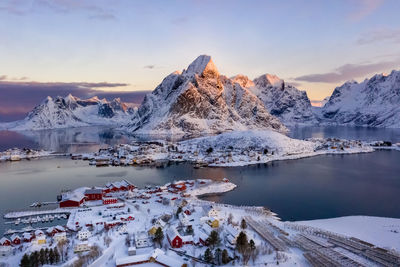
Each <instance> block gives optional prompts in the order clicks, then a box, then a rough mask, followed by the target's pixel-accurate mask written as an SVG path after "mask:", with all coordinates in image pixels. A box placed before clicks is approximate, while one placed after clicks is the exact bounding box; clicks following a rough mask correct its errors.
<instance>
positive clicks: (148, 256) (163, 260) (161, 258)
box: [115, 248, 186, 267]
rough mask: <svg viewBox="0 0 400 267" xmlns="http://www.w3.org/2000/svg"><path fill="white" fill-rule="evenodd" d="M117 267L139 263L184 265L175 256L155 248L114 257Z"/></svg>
mask: <svg viewBox="0 0 400 267" xmlns="http://www.w3.org/2000/svg"><path fill="white" fill-rule="evenodd" d="M115 262H116V266H117V267H125V266H132V265H141V264H147V263H149V264H151V266H153V265H156V264H158V265H161V266H165V267H183V266H186V264H184V263H183V262H182V261H181V260H179V259H178V258H175V257H171V256H168V255H166V254H165V252H164V251H162V250H161V249H158V248H156V249H155V250H153V251H152V252H150V253H145V254H139V255H135V256H128V257H124V258H117V259H116V261H115Z"/></svg>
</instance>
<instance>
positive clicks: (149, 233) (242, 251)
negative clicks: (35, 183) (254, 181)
mask: <svg viewBox="0 0 400 267" xmlns="http://www.w3.org/2000/svg"><path fill="white" fill-rule="evenodd" d="M235 187H236V185H235V184H233V183H231V182H230V181H229V180H228V179H226V178H224V179H222V180H220V181H212V180H208V179H199V180H181V181H175V182H173V183H169V184H166V185H164V186H146V187H145V188H137V187H136V186H135V185H133V184H131V183H130V182H128V181H126V180H122V181H118V182H112V183H107V184H106V185H105V186H101V187H82V188H77V189H75V190H73V191H69V192H64V193H63V194H62V195H61V197H60V201H59V203H58V205H59V207H58V208H57V209H55V210H54V212H53V213H54V216H60V214H63V215H64V216H65V214H68V220H67V221H66V223H65V225H56V224H55V225H54V226H51V227H48V228H46V229H43V228H41V229H40V228H33V227H32V226H28V227H25V228H23V229H22V230H15V231H11V230H10V231H8V232H7V233H6V235H5V236H4V237H3V238H2V239H1V240H0V252H1V254H0V255H1V257H0V263H2V264H3V265H2V266H18V265H20V264H21V265H20V266H29V265H27V264H28V263H27V262H29V261H38V262H40V264H41V265H43V264H50V265H56V266H131V265H138V266H171V267H176V266H209V265H212V264H214V265H225V266H232V265H237V266H238V265H246V264H248V265H251V266H259V265H263V266H264V265H266V264H268V265H272V266H276V265H283V266H294V265H298V266H310V265H311V266H323V265H329V266H331V265H332V266H382V265H383V266H398V265H399V264H400V254H399V253H398V252H399V251H400V244H399V243H398V240H399V239H398V235H399V232H400V219H389V218H374V217H362V216H355V217H344V218H337V219H331V220H316V221H309V222H298V223H295V222H281V221H280V220H279V218H277V217H276V215H275V214H273V213H271V212H269V210H267V209H265V208H263V207H247V206H240V207H239V206H231V205H225V204H218V203H213V202H209V201H203V200H200V199H198V198H197V196H198V195H202V194H205V193H222V192H227V191H230V190H233V189H234V188H235ZM31 213H32V214H30V213H29V212H28V211H25V212H13V213H12V214H5V217H6V218H9V220H11V219H12V220H15V222H17V221H18V222H19V223H24V222H25V221H27V220H29V219H31V220H32V217H33V218H39V219H44V218H48V217H49V216H53V215H52V210H49V209H46V210H43V214H40V211H37V210H36V211H35V212H31ZM41 216H42V217H41ZM55 221H56V220H55ZM359 225H362V228H357V227H358V226H359ZM33 226H34V227H35V224H33ZM356 228H357V230H356V231H353V230H354V229H356ZM376 236H380V237H384V238H379V241H378V240H375V237H376ZM376 242H378V243H376Z"/></svg>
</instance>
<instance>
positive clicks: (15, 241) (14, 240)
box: [11, 234, 21, 245]
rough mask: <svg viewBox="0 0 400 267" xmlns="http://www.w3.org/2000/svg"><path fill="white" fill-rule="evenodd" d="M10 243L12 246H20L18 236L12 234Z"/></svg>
mask: <svg viewBox="0 0 400 267" xmlns="http://www.w3.org/2000/svg"><path fill="white" fill-rule="evenodd" d="M11 242H12V243H13V245H19V244H21V238H20V237H19V236H18V235H16V234H13V235H12V236H11Z"/></svg>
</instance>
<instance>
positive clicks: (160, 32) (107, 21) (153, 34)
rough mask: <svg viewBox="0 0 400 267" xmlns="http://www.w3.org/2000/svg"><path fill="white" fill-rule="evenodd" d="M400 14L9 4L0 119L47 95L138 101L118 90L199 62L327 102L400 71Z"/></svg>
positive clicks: (4, 13)
mask: <svg viewBox="0 0 400 267" xmlns="http://www.w3.org/2000/svg"><path fill="white" fill-rule="evenodd" d="M399 10H400V1H398V0H335V1H326V0H293V1H290V0H287V1H275V0H271V1H267V0H265V1H257V0H252V1H244V0H243V1H234V0H229V1H228V0H227V1H225V0H216V1H211V0H210V1H207V0H193V1H189V0H187V1H183V0H182V1H166V0H159V1H153V0H143V1H139V0H137V1H136V0H109V1H106V0H1V1H0V35H1V39H0V59H1V60H0V120H2V119H4V118H5V117H6V115H4V114H11V113H13V112H17V110H19V111H20V113H21V112H26V109H28V106H29V109H31V107H32V105H34V104H37V103H36V102H37V101H40V100H38V99H41V98H43V96H44V95H46V94H49V95H58V94H60V95H64V94H66V92H68V91H72V93H73V94H74V93H75V94H76V95H81V96H84V95H92V94H94V93H95V92H94V90H103V91H106V92H104V93H103V95H104V96H114V95H115V96H118V95H121V96H122V98H123V100H125V101H130V100H131V98H132V96H136V95H135V94H131V93H121V91H144V90H153V89H154V88H155V87H156V86H157V84H159V83H160V82H161V80H162V79H163V78H164V77H165V76H166V75H168V74H169V73H171V72H173V71H175V70H182V69H183V68H186V67H187V65H188V64H189V63H190V62H192V61H193V60H194V59H195V58H196V57H197V56H198V55H200V54H209V55H211V56H212V58H213V61H214V62H215V64H216V65H217V67H218V69H219V71H220V73H221V74H225V75H227V76H233V75H235V74H238V73H242V74H245V75H247V76H249V77H250V78H255V77H257V76H259V75H261V74H263V73H272V74H276V75H278V76H279V77H281V78H283V79H285V80H287V81H288V82H292V83H293V84H294V85H296V86H297V87H298V88H300V89H303V90H306V91H307V93H308V96H309V98H310V99H311V100H321V99H323V98H324V97H326V96H328V95H330V93H331V92H332V91H333V89H334V88H335V86H337V85H340V84H342V83H343V82H345V81H346V80H350V79H356V80H358V81H360V80H363V79H364V78H366V77H369V76H371V75H372V74H374V73H378V72H390V71H391V70H392V69H400V19H399ZM82 83H86V84H82ZM6 95H7V97H6ZM30 95H32V97H31V96H30ZM33 96H34V97H33ZM22 98H24V99H22ZM1 99H3V100H1ZM4 99H7V101H5V100H4ZM19 101H24V103H25V104H24V105H18V104H15V103H18V102H19ZM30 101H31V102H30ZM33 102H35V103H33ZM28 103H30V104H28ZM2 116H3V117H2ZM17 117H18V116H17ZM13 118H14V117H13Z"/></svg>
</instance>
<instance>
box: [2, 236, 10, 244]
mask: <svg viewBox="0 0 400 267" xmlns="http://www.w3.org/2000/svg"><path fill="white" fill-rule="evenodd" d="M0 246H11V241H10V240H9V239H8V238H5V237H2V238H1V239H0Z"/></svg>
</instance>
